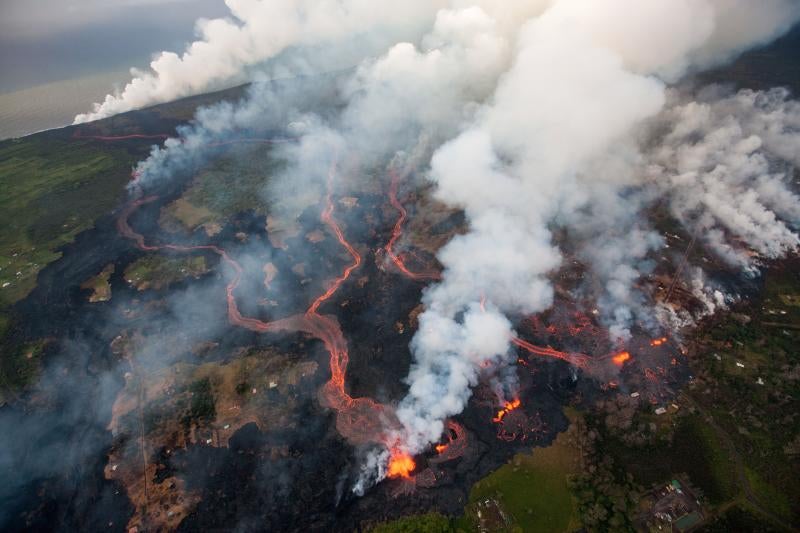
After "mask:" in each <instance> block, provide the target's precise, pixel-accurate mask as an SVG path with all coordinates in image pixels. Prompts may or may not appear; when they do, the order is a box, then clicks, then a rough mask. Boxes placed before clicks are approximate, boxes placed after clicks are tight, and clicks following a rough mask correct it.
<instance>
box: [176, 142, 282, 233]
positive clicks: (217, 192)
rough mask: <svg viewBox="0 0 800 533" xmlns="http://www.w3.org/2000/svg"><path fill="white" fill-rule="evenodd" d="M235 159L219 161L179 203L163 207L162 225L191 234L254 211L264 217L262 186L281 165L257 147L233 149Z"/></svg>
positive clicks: (268, 153) (203, 174)
mask: <svg viewBox="0 0 800 533" xmlns="http://www.w3.org/2000/svg"><path fill="white" fill-rule="evenodd" d="M230 150H233V151H235V152H236V156H235V158H234V157H222V158H220V159H219V160H217V161H215V162H214V163H212V164H211V165H210V166H209V167H208V168H206V169H204V170H203V171H201V172H200V173H198V174H197V175H196V176H195V177H194V179H193V180H192V183H191V185H190V186H189V188H188V189H187V191H186V192H185V193H184V195H183V196H182V197H181V198H179V199H178V200H176V201H174V202H172V203H171V204H170V205H168V206H167V207H165V208H164V209H163V211H162V214H161V221H160V222H161V225H162V226H163V227H165V228H166V229H168V230H170V231H177V230H179V229H186V230H189V231H194V230H195V229H196V228H198V227H199V226H201V225H204V224H222V223H224V222H225V221H226V220H227V219H228V218H229V217H231V216H233V215H235V214H237V213H241V212H243V211H249V210H253V211H255V212H257V213H259V214H262V215H266V214H267V213H266V207H265V206H266V203H265V201H264V192H265V189H264V187H265V184H266V183H267V181H268V179H269V177H270V176H271V175H272V174H274V173H275V172H277V171H278V170H279V169H280V168H281V166H282V162H281V161H279V160H277V159H275V158H274V157H271V150H270V149H269V148H266V149H265V148H264V146H260V145H255V146H254V145H244V146H235V145H234V146H232V147H231V148H230Z"/></svg>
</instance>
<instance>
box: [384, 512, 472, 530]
mask: <svg viewBox="0 0 800 533" xmlns="http://www.w3.org/2000/svg"><path fill="white" fill-rule="evenodd" d="M369 531H370V533H453V532H455V531H456V529H454V527H453V524H452V521H451V520H450V519H449V518H447V517H446V516H443V515H441V514H439V513H428V514H423V515H416V516H406V517H404V518H400V519H399V520H394V521H392V522H386V523H385V524H379V525H377V526H375V527H374V528H372V529H370V530H369Z"/></svg>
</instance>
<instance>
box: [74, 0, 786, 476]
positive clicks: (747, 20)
mask: <svg viewBox="0 0 800 533" xmlns="http://www.w3.org/2000/svg"><path fill="white" fill-rule="evenodd" d="M228 4H229V6H230V7H231V9H232V11H233V13H234V14H235V15H236V17H237V18H238V19H240V20H241V21H242V24H234V23H231V22H226V21H215V22H208V23H204V24H203V25H201V27H202V28H203V35H204V41H202V42H200V43H195V44H194V45H193V46H192V47H191V48H190V49H189V50H188V51H187V53H186V55H184V56H183V59H179V58H178V57H177V56H162V58H161V59H159V60H157V61H156V62H155V63H154V67H153V68H154V72H153V73H150V74H145V75H142V76H141V77H140V78H138V79H137V80H134V82H132V84H131V85H129V87H128V88H126V91H125V92H124V93H123V94H122V95H120V96H118V97H109V98H108V99H107V100H106V102H105V103H104V104H103V105H101V106H99V107H98V108H97V109H96V110H95V113H94V114H91V115H88V116H83V117H78V120H87V119H91V118H96V117H100V116H106V115H108V114H111V113H115V112H119V111H122V110H127V109H131V108H134V107H138V106H141V105H145V104H149V103H153V102H156V101H163V100H167V99H171V98H175V97H177V96H183V95H186V94H190V93H193V92H198V91H201V90H204V89H205V88H207V87H208V86H209V84H211V83H216V82H218V81H219V80H222V79H233V78H235V77H236V76H238V75H240V74H241V72H242V69H243V67H245V66H248V65H253V64H255V63H258V62H261V61H263V60H265V59H267V58H271V57H275V55H276V54H278V53H279V52H280V51H282V50H285V49H287V48H288V47H291V46H300V45H308V44H313V43H322V42H326V41H328V40H334V39H336V38H338V37H340V36H342V35H345V34H347V33H348V32H351V31H353V30H354V29H358V30H364V31H366V32H369V31H371V30H372V29H375V28H378V27H384V26H391V27H404V28H405V27H418V26H424V25H425V24H428V25H429V26H430V30H429V31H428V32H427V34H426V35H425V36H424V37H422V38H421V39H418V40H413V41H412V42H400V43H396V44H393V45H391V46H388V47H386V49H385V51H384V52H383V53H382V54H381V55H379V56H378V57H374V58H373V57H371V58H367V59H364V60H363V62H362V63H361V65H360V67H359V68H358V69H357V71H356V72H355V74H354V75H352V76H351V77H350V79H349V81H347V83H345V84H344V85H343V87H342V88H341V91H340V92H339V93H338V94H337V95H336V98H337V99H338V100H337V103H339V104H341V106H342V111H341V113H328V114H322V113H320V112H318V111H316V110H315V109H316V108H317V107H318V106H316V104H317V103H319V102H322V101H324V95H321V94H311V93H309V94H302V95H298V94H293V93H280V92H279V91H275V90H272V89H269V88H268V87H267V88H265V87H264V86H261V85H256V86H254V88H253V89H252V90H251V93H250V97H249V98H248V99H247V100H246V101H244V102H242V103H240V104H238V105H236V106H233V105H228V104H226V105H220V106H216V107H214V108H212V109H210V110H206V111H203V112H201V114H200V115H199V116H198V120H197V122H196V124H195V125H194V126H193V127H192V128H191V129H187V130H185V131H184V137H185V138H184V140H183V141H177V140H173V141H168V142H167V144H166V146H165V148H164V149H157V150H156V151H155V152H154V153H153V156H152V157H151V158H150V159H149V160H148V161H147V162H144V163H143V164H142V165H140V167H139V170H140V172H141V177H140V179H139V184H144V185H146V183H147V181H148V180H151V179H163V178H165V177H168V176H169V175H170V174H171V173H173V172H176V171H178V170H180V169H181V168H183V167H185V166H186V165H187V163H193V164H195V163H196V162H197V158H198V157H201V155H200V154H201V153H202V152H203V150H202V149H201V148H202V146H204V145H205V144H207V143H208V142H209V140H219V139H224V138H228V137H230V136H232V135H234V134H236V132H240V131H252V130H258V129H259V128H260V129H261V130H264V129H269V128H274V127H276V126H280V125H284V126H285V125H286V124H288V123H289V122H293V123H294V124H295V127H298V126H297V125H298V124H299V125H302V128H300V129H302V133H303V135H304V137H303V140H302V142H300V143H297V144H295V145H291V146H288V147H287V148H286V150H285V154H286V157H287V160H288V168H287V170H286V171H285V174H284V176H283V177H284V179H283V180H282V181H281V183H283V184H284V185H287V184H288V185H292V184H295V185H296V183H297V182H301V183H305V181H306V180H309V179H312V180H313V179H315V178H314V177H313V176H315V175H316V176H319V177H323V176H324V175H325V171H324V169H325V168H326V167H327V165H328V164H329V163H330V160H331V159H333V157H334V153H333V152H334V151H335V150H338V151H339V152H340V153H345V154H347V153H350V154H353V155H355V156H356V157H358V158H360V160H361V164H362V165H363V166H364V167H366V168H370V169H372V168H377V169H378V170H379V173H383V171H384V169H385V166H386V165H387V164H388V163H389V162H391V163H392V164H394V165H396V166H401V167H403V166H409V167H418V168H423V169H424V168H428V169H429V173H428V175H429V177H430V179H431V180H432V181H433V183H435V185H436V188H435V196H436V198H438V199H439V200H440V201H442V202H444V203H446V204H448V205H450V206H453V207H457V208H460V209H463V210H464V212H465V213H466V216H467V219H468V222H469V232H468V233H466V234H465V235H461V236H458V237H456V238H454V239H453V240H452V241H451V242H450V243H449V244H448V245H446V246H445V247H444V248H443V249H442V250H441V251H440V254H439V260H440V261H441V263H442V264H443V265H444V267H445V270H444V273H443V279H442V281H441V282H440V283H437V284H435V285H433V286H431V287H429V288H428V289H427V290H426V292H425V294H424V303H425V306H426V310H425V312H424V313H423V314H422V315H421V316H420V317H419V324H420V326H419V331H418V332H417V334H416V335H415V337H414V340H413V341H412V344H411V349H412V352H413V355H414V364H413V366H412V369H411V372H410V374H409V377H408V384H409V387H410V388H409V393H408V395H407V397H406V398H405V399H404V400H402V402H401V403H400V405H399V406H398V409H397V415H398V418H399V419H400V421H401V422H402V425H403V428H402V430H401V431H400V432H399V433H397V434H395V435H394V437H395V438H396V440H397V445H398V447H400V448H401V449H402V450H404V451H407V452H410V453H417V452H420V451H422V450H424V449H425V448H426V447H427V446H428V445H429V444H430V443H431V442H435V441H436V440H437V439H438V438H439V437H440V435H441V433H442V431H443V427H444V422H445V420H446V419H447V418H448V417H450V416H453V415H456V414H458V413H460V412H461V411H462V410H463V409H464V407H465V406H466V403H467V401H468V399H469V396H470V388H471V386H473V385H474V384H476V383H477V381H478V379H479V378H480V372H481V367H482V365H484V363H486V362H492V363H493V364H495V365H499V366H501V367H502V366H503V365H505V364H508V363H509V342H510V339H511V338H512V337H513V335H514V333H513V328H512V321H513V319H514V318H516V317H519V316H520V315H525V314H531V313H537V312H541V311H543V310H546V309H547V308H548V307H549V306H550V305H551V304H552V301H553V287H552V284H551V282H550V277H551V276H552V275H553V274H554V272H556V271H557V269H558V268H559V267H560V266H561V265H562V263H563V261H564V256H565V252H563V251H562V249H561V247H560V246H559V245H557V244H556V242H555V241H554V239H553V233H552V232H553V231H554V230H560V231H562V232H563V233H564V234H565V235H566V236H567V237H566V238H567V239H568V243H569V250H570V252H569V254H570V256H571V258H572V259H577V260H579V261H581V262H582V263H583V264H584V265H585V266H586V268H587V269H588V272H589V276H588V281H587V284H586V287H584V290H585V292H586V293H587V294H588V295H590V296H591V297H592V298H593V299H594V300H595V301H597V303H598V308H599V310H600V315H601V320H603V322H604V323H605V324H606V325H607V326H608V328H609V332H610V334H611V336H612V338H613V339H616V340H617V341H618V342H620V343H624V342H625V341H626V340H627V339H628V338H629V336H630V335H631V329H632V328H634V327H636V326H640V327H644V328H658V327H672V326H678V325H681V324H685V323H687V321H690V320H691V317H686V316H683V315H681V314H680V313H677V312H675V311H674V310H672V309H671V308H670V307H669V305H668V303H667V304H663V303H662V304H660V305H658V306H657V305H655V304H654V303H653V302H652V301H651V300H650V297H649V296H648V295H646V294H644V293H643V292H641V290H640V289H639V288H638V282H639V281H640V279H641V278H642V276H644V275H647V274H649V273H650V272H651V271H652V270H653V268H654V264H655V263H654V259H655V255H656V254H655V253H656V252H661V251H663V247H664V241H663V239H662V237H661V235H660V234H659V233H658V232H656V231H655V230H654V229H653V228H652V227H651V225H650V223H649V222H648V218H647V216H646V213H647V211H648V210H651V209H653V208H654V207H655V206H657V205H663V203H666V205H668V207H669V209H670V211H671V213H672V215H673V216H674V217H675V218H676V219H677V220H678V221H679V222H680V223H681V224H683V225H684V226H685V228H686V230H687V232H688V233H690V234H692V235H696V236H698V238H699V240H701V241H702V243H703V244H705V245H707V247H708V248H709V249H710V250H712V251H713V252H714V253H716V254H717V255H718V256H719V257H720V258H721V259H723V260H725V261H727V262H728V263H730V264H731V265H734V266H737V267H740V268H742V269H744V270H745V271H748V272H755V271H756V269H757V268H758V264H759V258H760V257H763V258H777V257H781V256H784V255H786V254H788V253H792V252H795V251H797V248H798V244H800V240H798V234H797V227H798V224H800V198H798V197H797V196H796V195H795V194H794V193H793V192H792V187H793V184H792V183H791V180H792V179H793V173H794V170H793V167H794V166H796V165H798V164H800V159H799V158H798V155H797V154H800V105H798V104H797V103H796V102H794V101H792V100H791V99H790V97H789V95H788V94H787V93H786V92H785V91H783V90H774V91H771V92H768V93H754V92H750V91H743V92H740V93H738V94H734V95H730V94H724V93H721V92H719V90H716V91H711V90H709V91H705V92H703V93H701V94H700V96H699V97H695V96H693V95H690V94H687V93H685V92H681V91H678V90H674V89H671V88H670V87H671V86H672V85H673V84H675V83H676V82H678V81H679V80H680V79H681V78H682V77H683V76H684V75H685V74H686V73H688V72H692V71H696V70H699V69H702V68H706V67H709V66H712V65H715V64H717V63H719V62H721V61H725V60H728V59H730V58H731V57H733V56H734V55H735V54H736V53H738V52H741V51H742V50H745V49H747V48H749V47H752V46H754V45H757V44H760V43H764V42H767V41H769V40H770V39H773V38H774V37H776V36H778V35H780V34H781V32H783V31H785V30H786V29H788V28H789V27H790V26H791V25H792V24H793V23H794V22H795V21H797V20H798V18H800V5H798V4H797V3H796V2H793V1H791V0H764V1H761V2H758V3H753V2H748V1H746V0H651V1H648V2H642V1H641V0H550V1H547V0H540V1H529V2H523V1H510V2H502V3H500V2H489V1H474V2H468V1H466V0H454V1H453V2H451V3H450V4H448V5H447V7H444V4H447V3H446V2H411V3H405V4H404V6H405V7H403V8H402V10H401V11H399V12H390V11H391V10H389V9H385V10H376V9H374V5H373V4H371V3H367V2H362V1H358V0H350V1H347V2H328V1H317V2H315V1H312V0H304V1H302V2H299V3H297V2H288V1H286V2H284V1H273V2H256V1H253V0H251V1H244V0H239V1H234V0H229V2H228ZM439 8H442V9H439ZM375 11H381V14H380V15H378V14H375ZM408 35H412V36H413V35H414V32H413V31H410V32H409V33H408ZM198 64H199V65H202V66H201V67H198V66H197V65H198ZM694 98H697V99H696V100H695V99H694ZM686 274H687V275H688V276H690V278H691V280H692V281H691V286H692V288H691V290H692V291H693V292H694V293H695V295H696V296H697V298H698V299H699V300H700V301H702V302H704V305H705V307H706V308H707V309H706V311H707V312H714V310H716V309H718V308H720V307H724V306H725V305H726V304H727V303H728V301H727V298H726V296H725V295H723V294H722V293H721V292H719V291H718V290H716V289H715V288H713V287H712V288H710V287H707V286H706V280H705V277H704V275H703V273H702V271H700V270H698V269H695V268H691V269H689V270H688V271H687V272H686ZM484 300H485V305H481V302H482V301H484ZM501 374H502V373H501ZM380 457H383V459H380ZM379 459H380V460H379ZM371 460H372V461H373V463H371V466H370V468H368V470H369V471H370V472H371V474H370V476H371V477H372V479H377V478H380V473H381V472H384V471H385V469H384V468H383V462H384V461H385V454H384V455H381V456H379V457H378V456H373V457H372V459H371ZM368 466H369V465H368ZM375 472H378V475H377V477H376V476H375V475H374V474H375ZM370 476H367V477H370ZM363 479H366V478H363ZM363 489H364V486H363V483H362V484H360V485H359V490H363Z"/></svg>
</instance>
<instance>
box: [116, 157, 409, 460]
mask: <svg viewBox="0 0 800 533" xmlns="http://www.w3.org/2000/svg"><path fill="white" fill-rule="evenodd" d="M334 173H335V166H332V167H331V170H330V172H329V175H328V194H327V196H326V207H325V209H324V210H323V212H322V216H321V220H322V221H323V222H324V223H325V224H326V225H327V226H328V227H329V228H330V230H331V231H332V232H333V233H334V234H335V235H336V237H337V239H338V240H339V242H340V243H341V244H342V246H344V248H345V249H346V250H347V251H348V253H349V254H350V255H351V257H352V258H353V262H352V263H351V264H350V265H348V266H347V267H346V268H345V269H344V271H343V272H342V274H341V275H340V276H339V277H338V278H337V279H336V280H335V281H334V283H333V284H332V285H331V286H330V287H329V288H328V290H326V291H325V293H324V294H322V295H321V296H320V297H319V298H317V299H316V300H314V301H313V303H312V304H311V306H310V307H309V308H308V311H306V313H305V314H303V315H295V316H290V317H288V318H284V319H281V320H276V321H271V322H264V321H262V320H258V319H255V318H248V317H244V316H242V314H241V312H240V311H239V308H238V305H237V303H236V297H235V291H236V289H237V287H238V286H239V283H240V281H241V277H242V273H243V270H242V267H241V266H240V265H239V264H238V263H237V262H236V261H235V260H234V259H233V258H232V257H230V256H229V255H228V253H227V252H226V251H225V250H223V249H221V248H219V247H217V246H213V245H201V246H181V245H174V244H163V245H148V244H146V243H145V240H144V237H143V236H142V235H141V234H139V233H137V232H136V231H135V230H134V229H133V228H132V227H131V226H130V224H129V222H128V219H129V218H130V216H131V215H132V214H133V213H134V212H135V211H136V210H137V209H138V208H139V207H141V206H142V205H145V204H148V203H150V202H153V201H155V200H156V199H157V197H156V196H149V197H146V198H141V199H138V200H135V201H133V202H131V203H130V204H128V205H127V206H126V207H125V208H124V209H123V210H122V212H121V213H120V217H119V218H118V220H117V228H118V230H119V232H120V234H122V235H123V236H125V237H126V238H128V239H131V240H133V241H134V242H135V243H136V246H137V247H138V248H140V249H141V250H145V251H157V250H172V251H178V252H192V251H211V252H213V253H216V254H217V255H219V256H220V257H221V259H222V260H224V261H225V262H226V263H227V264H228V265H229V266H230V267H231V268H232V269H233V271H234V276H233V278H232V279H231V280H230V281H229V283H228V285H227V288H226V292H227V303H228V319H229V320H230V322H231V323H232V324H234V325H236V326H239V327H242V328H245V329H248V330H251V331H255V332H259V333H266V332H294V331H302V332H304V333H307V334H309V335H311V336H313V337H315V338H318V339H320V340H321V341H322V342H323V344H324V345H325V348H326V350H327V351H328V352H329V353H330V369H331V378H330V380H329V381H328V382H327V383H326V384H325V385H324V386H323V387H322V389H321V390H320V399H321V401H322V403H323V405H325V406H326V407H329V408H331V409H334V410H335V411H336V412H337V417H336V428H337V430H338V431H339V433H340V434H341V435H342V436H343V437H345V438H346V439H347V440H348V441H350V442H352V443H353V444H366V443H375V442H383V443H384V444H385V442H384V440H385V432H386V428H387V427H392V426H396V425H399V423H398V422H397V421H396V419H395V418H394V414H393V412H392V411H391V410H390V409H388V408H386V407H385V406H384V405H382V404H380V403H377V402H375V401H374V400H371V399H369V398H353V397H351V396H350V395H349V394H348V393H347V391H346V390H345V382H346V373H347V365H348V362H349V354H348V349H347V341H346V339H345V337H344V334H343V332H342V330H341V327H340V326H339V322H338V321H337V320H336V317H334V316H330V315H320V314H319V313H318V311H319V308H320V306H321V305H322V304H324V303H325V302H326V301H327V300H328V299H330V298H331V297H332V296H333V295H334V294H335V292H336V291H337V290H338V289H339V288H340V287H341V286H342V284H343V283H344V282H345V281H347V279H348V278H349V277H350V275H351V273H352V272H353V270H355V269H356V268H358V267H359V265H360V264H361V256H360V255H359V254H358V252H357V251H356V250H355V248H354V247H353V246H352V245H351V244H350V243H349V242H347V240H346V239H345V237H344V233H343V231H342V229H341V228H340V227H339V225H338V224H337V223H336V220H335V219H334V218H333V209H334V203H333V199H332V192H331V188H332V181H333V176H334ZM412 469H413V468H412Z"/></svg>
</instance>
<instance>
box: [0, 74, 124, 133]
mask: <svg viewBox="0 0 800 533" xmlns="http://www.w3.org/2000/svg"><path fill="white" fill-rule="evenodd" d="M130 77H131V76H130V74H129V73H128V71H127V70H121V71H115V72H107V73H103V74H96V75H92V76H86V77H82V78H78V79H74V80H66V81H58V82H53V83H45V84H42V85H37V86H35V87H31V88H28V89H23V90H20V91H14V92H10V93H5V94H0V139H8V138H11V137H22V136H24V135H29V134H31V133H35V132H37V131H42V130H47V129H53V128H60V127H62V126H67V125H69V124H72V120H73V119H74V118H75V115H77V114H78V113H82V112H85V111H87V110H89V109H91V107H92V103H94V102H97V101H100V100H102V99H103V98H104V97H105V95H106V94H108V93H109V92H113V91H114V88H115V87H122V86H124V84H125V82H127V81H128V80H129V79H130Z"/></svg>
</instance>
